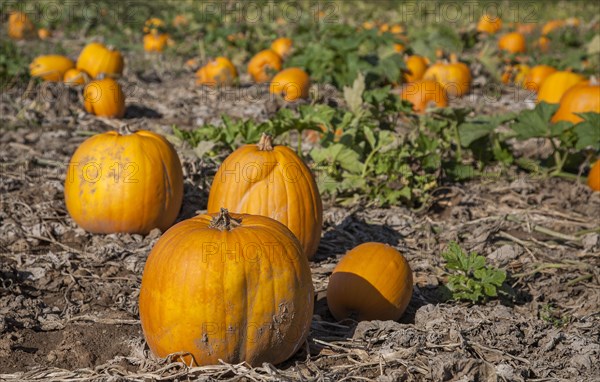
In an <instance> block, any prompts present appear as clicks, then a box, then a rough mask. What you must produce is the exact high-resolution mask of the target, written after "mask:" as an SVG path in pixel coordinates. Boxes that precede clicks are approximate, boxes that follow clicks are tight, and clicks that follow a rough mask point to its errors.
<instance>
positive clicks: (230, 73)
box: [196, 57, 238, 87]
mask: <svg viewBox="0 0 600 382" xmlns="http://www.w3.org/2000/svg"><path fill="white" fill-rule="evenodd" d="M237 76H238V74H237V70H236V69H235V66H234V65H233V63H232V62H231V61H230V60H229V59H228V58H227V57H217V58H215V59H214V60H211V61H209V62H208V63H207V64H206V65H204V66H203V67H201V68H200V69H198V71H197V72H196V84H197V85H207V86H213V87H214V86H220V85H227V86H229V85H232V84H233V82H234V81H235V79H236V78H237Z"/></svg>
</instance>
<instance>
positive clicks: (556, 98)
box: [537, 71, 585, 103]
mask: <svg viewBox="0 0 600 382" xmlns="http://www.w3.org/2000/svg"><path fill="white" fill-rule="evenodd" d="M583 81H585V77H583V76H582V75H579V74H576V73H572V72H567V71H561V72H555V73H552V74H551V75H549V76H548V77H546V79H545V80H544V82H542V85H541V86H540V90H539V92H538V99H537V101H538V102H542V101H544V102H546V103H559V102H560V99H561V98H562V96H563V95H564V94H565V93H566V92H567V90H569V89H570V88H572V87H573V86H575V85H577V84H579V83H581V82H583Z"/></svg>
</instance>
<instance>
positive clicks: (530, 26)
mask: <svg viewBox="0 0 600 382" xmlns="http://www.w3.org/2000/svg"><path fill="white" fill-rule="evenodd" d="M536 27H537V24H536V23H527V24H522V23H517V25H516V28H515V29H516V32H519V33H522V34H531V33H533V32H534V31H535V28H536Z"/></svg>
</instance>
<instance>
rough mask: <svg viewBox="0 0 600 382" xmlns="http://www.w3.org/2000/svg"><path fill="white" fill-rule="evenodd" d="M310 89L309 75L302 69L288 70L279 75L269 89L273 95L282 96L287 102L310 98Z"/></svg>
mask: <svg viewBox="0 0 600 382" xmlns="http://www.w3.org/2000/svg"><path fill="white" fill-rule="evenodd" d="M309 89H310V78H309V76H308V73H306V72H305V71H304V70H302V69H300V68H287V69H284V70H282V71H281V72H279V73H277V74H276V75H275V77H273V79H272V80H271V86H270V87H269V91H270V92H271V94H281V95H282V96H283V99H284V100H286V101H287V102H293V101H296V100H297V99H300V98H308V91H309Z"/></svg>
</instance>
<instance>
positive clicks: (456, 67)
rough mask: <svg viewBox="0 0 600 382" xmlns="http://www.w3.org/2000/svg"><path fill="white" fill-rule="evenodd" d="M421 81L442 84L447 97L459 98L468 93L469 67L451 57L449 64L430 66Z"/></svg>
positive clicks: (470, 78) (439, 63)
mask: <svg viewBox="0 0 600 382" xmlns="http://www.w3.org/2000/svg"><path fill="white" fill-rule="evenodd" d="M423 79H424V80H427V81H436V82H439V83H440V84H442V86H443V87H444V89H445V90H446V93H447V94H448V96H456V97H461V96H463V95H465V94H467V93H468V92H469V89H470V88H471V80H472V77H471V70H470V69H469V67H468V66H467V65H466V64H464V63H462V62H458V61H457V60H456V59H455V58H454V57H453V59H452V62H450V63H443V62H438V63H436V64H433V65H431V66H430V67H429V68H428V69H427V70H426V71H425V74H424V75H423Z"/></svg>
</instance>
